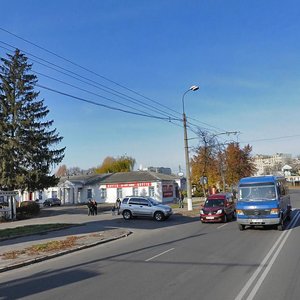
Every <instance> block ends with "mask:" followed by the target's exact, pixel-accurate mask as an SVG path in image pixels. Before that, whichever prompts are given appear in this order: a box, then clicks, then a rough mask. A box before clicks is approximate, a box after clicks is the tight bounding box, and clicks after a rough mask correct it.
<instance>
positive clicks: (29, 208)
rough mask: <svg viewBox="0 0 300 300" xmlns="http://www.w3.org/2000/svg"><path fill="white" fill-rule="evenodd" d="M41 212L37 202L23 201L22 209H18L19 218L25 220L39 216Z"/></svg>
mask: <svg viewBox="0 0 300 300" xmlns="http://www.w3.org/2000/svg"><path fill="white" fill-rule="evenodd" d="M39 212H40V205H39V204H38V203H36V202H35V201H23V202H21V203H20V207H17V218H18V219H24V218H30V217H33V216H36V215H38V214H39Z"/></svg>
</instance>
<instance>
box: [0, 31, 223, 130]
mask: <svg viewBox="0 0 300 300" xmlns="http://www.w3.org/2000/svg"><path fill="white" fill-rule="evenodd" d="M0 30H2V31H3V32H5V33H7V34H10V35H12V36H14V37H16V38H18V39H20V40H22V41H24V42H26V43H28V44H31V45H33V46H35V47H37V48H39V49H41V50H43V51H45V52H47V53H49V54H51V55H53V56H55V57H57V58H60V59H62V60H64V61H66V62H68V63H70V64H72V65H74V66H76V67H78V68H81V69H82V70H85V71H87V72H89V73H91V74H93V75H95V76H97V77H99V78H102V79H104V80H106V81H108V82H110V83H113V84H115V85H116V86H118V87H121V88H123V89H125V90H127V91H129V92H131V93H133V94H135V95H138V96H140V97H142V98H144V99H146V100H148V101H151V102H153V103H155V104H157V105H159V106H161V107H164V108H165V109H167V110H169V111H172V112H174V113H176V114H177V115H180V116H181V113H180V112H178V111H176V110H174V109H172V108H170V107H168V106H166V105H163V104H162V103H160V102H158V101H156V100H153V99H151V98H149V97H147V96H145V95H143V94H141V93H139V92H137V91H135V90H133V89H130V88H128V87H126V86H125V85H122V84H120V83H118V82H116V81H114V80H111V79H109V78H107V77H106V76H103V75H101V74H99V73H96V72H94V71H92V70H90V69H88V68H86V67H84V66H82V65H80V64H78V63H75V62H73V61H71V60H70V59H67V58H65V57H63V56H61V55H59V54H57V53H55V52H53V51H50V50H48V49H46V48H45V47H42V46H40V45H38V44H36V43H33V42H31V41H29V40H28V39H25V38H23V37H21V36H19V35H17V34H15V33H12V32H10V31H9V30H7V29H4V28H2V27H0ZM10 46H11V45H10ZM12 47H13V46H12ZM14 48H16V47H14ZM22 51H23V50H22ZM23 52H24V51H23ZM39 59H40V58H39ZM44 61H45V60H44ZM47 63H50V62H47ZM57 67H59V66H57ZM59 68H61V67H59ZM67 71H68V72H72V71H69V70H67ZM72 73H74V72H72ZM74 74H76V73H74ZM76 76H80V77H81V75H78V74H76ZM88 80H90V79H88ZM97 84H99V83H97ZM102 86H103V85H102ZM106 88H107V89H111V88H109V87H106ZM106 92H107V91H106ZM115 92H117V93H120V92H118V91H115ZM120 94H122V93H120ZM123 95H124V96H125V97H130V96H128V95H125V94H123ZM135 100H136V101H139V100H137V99H135ZM144 105H145V103H144ZM147 105H149V104H147ZM152 108H154V109H156V110H157V107H153V106H152ZM161 112H162V111H161ZM163 114H166V112H163ZM171 115H172V114H171ZM173 116H174V115H173ZM190 119H191V120H194V121H196V122H198V123H200V124H204V125H206V126H209V127H212V128H215V129H218V130H221V131H224V129H221V128H218V127H215V126H213V125H210V124H208V123H204V122H201V121H199V120H197V119H195V118H190ZM191 125H192V124H191ZM196 126H198V125H196ZM198 127H199V126H198Z"/></svg>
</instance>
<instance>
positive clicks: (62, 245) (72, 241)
mask: <svg viewBox="0 0 300 300" xmlns="http://www.w3.org/2000/svg"><path fill="white" fill-rule="evenodd" d="M80 238H81V237H76V236H69V237H67V238H66V239H64V240H59V241H50V242H47V243H43V244H37V245H33V246H30V247H28V248H25V249H23V250H18V251H9V252H5V253H3V254H1V255H0V256H2V257H3V259H16V258H18V257H19V256H20V255H22V254H28V255H37V254H41V253H47V252H52V251H62V250H66V249H70V248H72V247H74V246H75V245H76V241H77V240H78V239H80Z"/></svg>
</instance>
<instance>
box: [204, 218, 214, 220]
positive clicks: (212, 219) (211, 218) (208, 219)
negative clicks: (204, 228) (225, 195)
mask: <svg viewBox="0 0 300 300" xmlns="http://www.w3.org/2000/svg"><path fill="white" fill-rule="evenodd" d="M206 219H207V220H213V219H214V217H206Z"/></svg>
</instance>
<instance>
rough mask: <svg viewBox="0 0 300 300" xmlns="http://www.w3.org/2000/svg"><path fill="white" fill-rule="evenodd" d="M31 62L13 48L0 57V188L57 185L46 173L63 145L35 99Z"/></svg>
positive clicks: (41, 102)
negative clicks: (4, 56)
mask: <svg viewBox="0 0 300 300" xmlns="http://www.w3.org/2000/svg"><path fill="white" fill-rule="evenodd" d="M31 67H32V65H31V64H29V63H28V61H27V57H26V56H25V55H24V54H22V53H20V51H19V50H18V49H17V50H16V51H15V52H14V55H10V54H8V55H7V58H1V65H0V189H1V188H2V189H3V188H6V189H9V190H15V189H20V190H22V191H24V190H28V191H29V192H33V191H36V190H40V189H43V188H47V187H50V186H54V185H56V184H57V182H58V179H57V178H56V177H55V176H54V175H50V171H51V168H52V167H53V166H54V165H57V164H59V163H60V162H61V161H62V159H63V157H64V151H65V148H57V145H58V144H59V143H60V142H61V140H62V137H60V136H59V134H58V133H57V132H56V129H52V125H53V120H47V119H46V117H47V115H48V113H49V110H48V108H47V106H45V105H44V100H38V97H39V92H36V91H35V90H34V89H35V85H36V83H37V77H36V76H35V75H34V74H32V73H31Z"/></svg>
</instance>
